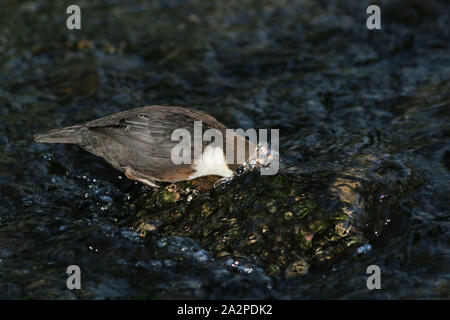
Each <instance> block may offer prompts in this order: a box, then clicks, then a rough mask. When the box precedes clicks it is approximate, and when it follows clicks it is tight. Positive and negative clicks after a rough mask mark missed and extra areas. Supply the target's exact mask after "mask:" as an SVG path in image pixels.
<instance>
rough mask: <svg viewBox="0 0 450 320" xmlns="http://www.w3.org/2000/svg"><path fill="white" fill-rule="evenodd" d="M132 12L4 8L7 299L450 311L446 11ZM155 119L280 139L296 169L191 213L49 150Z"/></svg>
mask: <svg viewBox="0 0 450 320" xmlns="http://www.w3.org/2000/svg"><path fill="white" fill-rule="evenodd" d="M121 3H123V4H121ZM124 3H125V2H119V1H115V0H110V1H77V4H79V5H80V7H81V10H82V29H81V30H74V31H69V30H67V28H66V18H67V16H68V15H67V14H66V8H67V6H68V5H70V4H72V2H67V1H23V2H22V1H13V0H4V1H2V2H1V4H0V70H1V71H2V72H1V73H0V119H1V121H0V200H1V201H0V298H15V299H17V298H18V299H24V298H38V299H54V298H60V299H76V298H87V299H103V298H122V299H130V298H145V299H148V298H164V299H166V298H167V299H170V298H203V299H209V298H235V299H240V298H256V299H258V298H275V299H305V298H306V299H309V298H345V299H347V298H356V299H361V298H368V299H372V298H375V299H383V298H387V299H391V298H413V299H418V298H426V299H436V298H446V299H448V298H450V273H449V271H450V265H449V262H450V239H449V238H450V237H449V217H450V209H449V208H450V100H449V98H450V94H449V93H450V90H449V89H450V82H449V79H450V54H449V53H450V51H449V43H450V37H449V30H450V29H449V24H450V21H449V17H450V7H449V5H448V4H445V1H406V0H405V1H376V3H377V4H378V5H379V6H380V7H381V17H382V21H381V24H382V30H374V31H370V30H368V29H367V28H366V17H367V15H366V13H365V12H366V8H367V6H368V5H370V4H372V2H369V1H361V2H360V3H358V2H357V1H306V0H305V1H289V0H282V1H261V0H254V1H250V0H249V1H243V0H236V1H235V0H227V1H200V0H190V1H180V0H160V1H159V0H158V1H137V0H135V1H126V4H124ZM154 104H159V105H179V106H189V107H193V108H197V109H200V110H204V111H206V112H208V113H210V114H211V115H213V116H214V117H216V118H217V119H218V120H219V121H221V122H222V123H224V124H226V125H227V126H228V127H230V128H268V129H270V128H278V129H280V154H281V157H282V159H283V162H284V166H283V168H282V169H281V170H280V172H279V174H278V175H277V176H272V177H263V176H260V175H258V174H255V173H254V172H248V173H244V174H243V175H242V176H239V177H238V178H237V179H235V180H234V181H232V182H231V183H229V184H228V185H225V186H223V187H222V188H218V189H214V190H210V191H208V192H204V193H201V194H199V195H198V194H195V193H193V194H187V193H186V194H183V195H182V196H181V197H180V198H179V199H178V198H173V194H172V193H168V192H166V191H164V190H158V191H153V190H151V189H149V188H147V187H144V186H142V185H140V184H137V183H134V182H131V181H129V180H127V179H126V178H124V177H123V176H122V175H121V174H120V172H118V171H116V170H114V169H112V168H110V167H109V166H108V165H107V164H106V163H104V162H103V161H102V160H101V159H99V158H97V157H95V156H93V155H91V154H89V153H87V152H85V151H83V150H82V149H81V148H78V147H76V146H71V145H59V144H57V145H45V144H36V143H34V142H33V139H32V134H33V133H35V132H38V131H43V130H46V129H51V128H55V127H59V126H64V125H70V124H75V123H79V122H83V121H88V120H92V119H94V118H98V117H101V116H105V115H107V114H110V113H114V112H117V111H120V110H126V109H130V108H135V107H141V106H145V105H154ZM179 187H180V189H183V188H187V187H186V185H185V184H181V185H180V186H179ZM191 188H192V187H191ZM69 265H79V266H80V268H81V270H82V280H81V281H82V289H81V290H73V291H71V290H68V289H67V288H66V279H67V275H66V268H67V266H69ZM369 265H378V266H379V267H380V269H381V286H382V289H381V290H373V291H370V290H368V289H367V287H366V280H367V277H368V275H367V274H366V268H367V267H368V266H369Z"/></svg>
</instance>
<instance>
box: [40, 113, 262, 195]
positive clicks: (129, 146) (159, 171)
mask: <svg viewBox="0 0 450 320" xmlns="http://www.w3.org/2000/svg"><path fill="white" fill-rule="evenodd" d="M197 121H199V122H200V124H201V135H200V136H199V135H198V134H197V136H196V132H195V124H196V122H197ZM176 129H183V130H185V131H184V132H187V133H189V134H190V135H191V138H192V137H194V139H193V142H192V146H190V150H188V151H191V152H190V153H191V154H190V159H189V160H191V161H185V162H182V163H178V162H179V161H173V149H174V148H175V147H176V146H177V145H179V143H180V142H179V140H178V141H177V140H175V141H174V139H173V137H172V135H173V132H174V130H176ZM208 129H212V130H213V131H214V132H215V133H216V134H220V135H221V136H222V137H223V138H224V140H225V141H223V143H222V144H221V145H220V144H213V142H216V141H215V139H216V138H214V141H212V139H211V140H210V141H208V140H206V141H205V139H204V138H203V134H205V132H206V131H207V130H208ZM227 131H229V130H227V127H226V126H225V125H223V124H222V123H220V122H219V121H217V120H216V119H215V118H214V117H212V116H211V115H209V114H207V113H205V112H203V111H200V110H196V109H192V108H186V107H177V106H159V105H154V106H146V107H140V108H135V109H131V110H126V111H122V112H118V113H114V114H111V115H108V116H106V117H103V118H99V119H96V120H92V121H88V122H85V123H82V124H76V125H72V126H68V127H63V128H58V129H53V130H50V131H47V132H43V133H36V134H34V141H35V142H42V143H69V144H76V145H78V146H80V147H81V148H83V149H84V150H86V151H88V152H90V153H92V154H94V155H96V156H99V157H102V158H103V159H104V160H105V161H106V162H107V163H108V164H110V165H111V166H112V167H114V168H115V169H117V170H119V171H121V172H123V173H124V174H125V176H126V177H127V178H128V179H130V180H135V181H138V182H140V183H143V184H145V185H147V186H150V187H158V184H157V182H170V183H176V182H180V181H186V180H192V179H196V178H199V177H204V176H210V175H212V176H219V177H222V179H230V178H231V177H233V175H234V172H235V170H237V169H238V168H240V167H242V166H244V165H245V164H246V163H247V161H249V159H254V158H255V155H256V153H257V145H256V144H255V143H253V142H251V141H249V140H248V139H246V138H245V137H244V136H241V135H238V134H236V133H235V132H234V131H231V134H229V135H228V136H227ZM211 141H212V142H211ZM195 143H198V145H200V146H201V147H200V148H197V149H196V148H195V147H194V145H195ZM239 144H241V145H243V146H245V152H244V156H241V157H239V156H237V153H236V152H237V150H238V146H239ZM229 148H231V152H227V150H228V149H229ZM187 154H188V156H189V153H187Z"/></svg>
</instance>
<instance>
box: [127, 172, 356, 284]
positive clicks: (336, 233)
mask: <svg viewBox="0 0 450 320" xmlns="http://www.w3.org/2000/svg"><path fill="white" fill-rule="evenodd" d="M188 186H189V183H182V184H179V185H178V188H179V189H183V188H187V187H188ZM187 190H189V189H187ZM167 193H168V191H167V190H166V189H164V188H160V189H157V190H155V191H153V193H151V194H144V195H142V196H141V198H140V199H139V200H138V201H137V203H136V207H137V209H138V212H137V214H136V215H134V216H133V217H132V218H130V219H131V222H130V223H131V225H132V226H133V228H134V229H135V230H136V231H138V232H140V234H141V235H142V236H146V235H147V234H148V232H152V233H157V234H159V235H163V236H179V237H189V238H192V239H194V240H195V241H197V242H199V243H200V244H201V245H202V246H204V248H205V249H207V250H209V251H210V252H211V253H212V254H213V255H214V256H215V257H216V258H217V259H229V258H233V259H236V260H237V259H239V260H240V261H242V262H248V263H252V264H256V265H259V266H262V267H263V268H264V269H265V270H266V272H268V273H269V274H278V273H279V272H283V273H284V275H285V276H287V277H293V276H297V275H302V274H305V273H306V272H307V271H308V269H309V268H311V266H314V265H321V264H323V263H325V262H328V261H329V260H331V259H333V257H337V256H339V255H340V254H341V253H343V252H344V251H345V250H348V249H349V247H354V246H356V245H359V244H361V243H362V242H363V239H362V237H361V236H360V235H358V234H357V232H356V231H355V230H356V229H355V228H353V227H352V220H351V219H350V218H349V217H348V216H347V215H345V214H344V213H343V211H342V210H341V209H340V208H336V206H335V205H334V208H333V209H330V208H327V203H331V202H333V201H330V200H332V195H331V194H329V192H328V191H327V189H326V186H325V185H321V184H320V183H318V182H317V181H312V180H310V179H308V178H307V177H298V176H293V175H288V174H278V175H275V176H261V175H259V171H256V170H255V171H253V172H249V173H246V174H245V175H243V176H239V177H236V178H235V179H233V181H231V182H230V183H229V184H228V185H226V186H225V187H224V188H220V189H212V190H210V191H209V192H204V193H201V194H198V195H192V194H183V195H181V196H180V197H179V199H178V200H175V199H176V197H171V196H168V195H167ZM335 202H336V201H334V203H335ZM344 226H345V227H344ZM344 229H345V230H347V231H348V230H350V232H342V230H344Z"/></svg>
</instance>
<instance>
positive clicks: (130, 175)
mask: <svg viewBox="0 0 450 320" xmlns="http://www.w3.org/2000/svg"><path fill="white" fill-rule="evenodd" d="M124 173H125V175H126V176H127V178H128V179H130V180H135V181H138V182H140V183H143V184H145V185H146V186H149V187H152V188H159V186H158V185H157V184H155V183H154V182H152V181H151V180H148V179H143V178H139V177H137V176H136V175H135V174H134V172H133V169H131V168H126V169H125V171H124Z"/></svg>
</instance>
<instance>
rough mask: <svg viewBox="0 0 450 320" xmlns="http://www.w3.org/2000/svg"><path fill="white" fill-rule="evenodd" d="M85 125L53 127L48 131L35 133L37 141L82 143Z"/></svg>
mask: <svg viewBox="0 0 450 320" xmlns="http://www.w3.org/2000/svg"><path fill="white" fill-rule="evenodd" d="M82 128H83V126H81V125H75V126H70V127H65V128H59V129H53V130H50V131H47V132H42V133H35V134H34V141H35V142H44V143H75V144H79V143H81V129H82Z"/></svg>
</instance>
